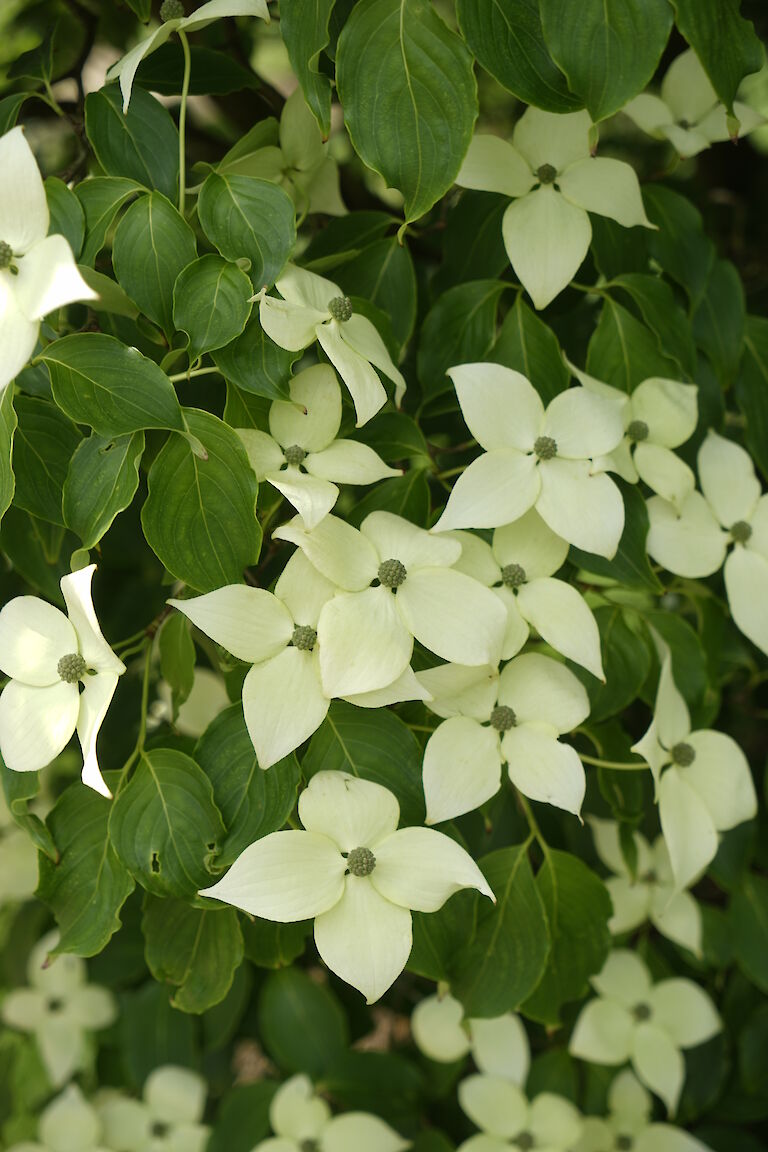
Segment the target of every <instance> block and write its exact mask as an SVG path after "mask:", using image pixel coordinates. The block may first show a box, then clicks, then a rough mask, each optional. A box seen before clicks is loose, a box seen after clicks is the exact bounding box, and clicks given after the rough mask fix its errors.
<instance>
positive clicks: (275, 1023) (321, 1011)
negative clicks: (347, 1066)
mask: <svg viewBox="0 0 768 1152" xmlns="http://www.w3.org/2000/svg"><path fill="white" fill-rule="evenodd" d="M259 1034H260V1037H261V1039H262V1041H263V1043H264V1046H265V1047H266V1049H267V1051H268V1052H269V1054H270V1056H271V1057H272V1059H273V1060H274V1061H275V1062H276V1063H277V1065H278V1067H279V1068H280V1069H281V1070H282V1071H283V1072H288V1073H291V1072H306V1073H307V1074H308V1075H309V1076H311V1077H313V1078H315V1079H317V1078H319V1077H320V1076H322V1075H323V1073H325V1072H326V1071H327V1069H328V1067H329V1066H330V1064H331V1062H332V1061H333V1059H334V1057H335V1056H337V1055H338V1054H340V1053H342V1052H344V1051H346V1048H347V1044H348V1043H349V1033H348V1030H347V1020H346V1016H345V1015H344V1012H343V1011H342V1008H341V1005H340V1004H339V1002H338V1000H337V999H336V997H335V996H334V995H333V993H332V992H331V991H330V989H328V988H327V987H325V986H324V985H322V984H317V983H315V981H314V980H310V978H309V976H307V974H306V973H305V972H302V971H301V970H300V969H299V968H287V969H285V970H284V971H282V972H274V973H272V974H271V975H270V976H268V977H267V979H266V980H265V981H264V984H263V986H262V990H261V996H260V997H259Z"/></svg>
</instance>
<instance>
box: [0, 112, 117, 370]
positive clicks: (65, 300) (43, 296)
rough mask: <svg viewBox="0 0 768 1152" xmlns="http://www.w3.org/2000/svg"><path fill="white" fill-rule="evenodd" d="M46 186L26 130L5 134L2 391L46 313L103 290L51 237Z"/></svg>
mask: <svg viewBox="0 0 768 1152" xmlns="http://www.w3.org/2000/svg"><path fill="white" fill-rule="evenodd" d="M49 223H50V217H49V214H48V203H47V201H46V198H45V188H44V186H43V181H42V177H41V176H40V171H39V169H38V167H37V162H36V160H35V158H34V156H33V155H32V149H31V148H30V147H29V144H27V139H26V137H25V135H24V130H23V129H22V128H12V129H11V131H10V132H6V134H5V135H4V136H0V391H2V390H3V388H5V386H6V385H7V384H9V383H10V381H11V380H13V379H14V378H15V377H16V376H18V374H19V372H21V370H22V368H23V367H24V365H25V364H26V363H27V361H28V360H29V358H30V356H31V355H32V353H33V352H34V350H35V345H36V344H37V333H38V329H39V327H40V321H41V320H42V318H43V316H47V315H48V313H49V312H53V311H54V310H55V309H56V308H61V307H62V306H63V305H64V304H71V303H73V301H75V300H95V299H96V298H97V294H96V293H95V292H93V291H91V289H90V288H89V287H88V285H87V284H86V282H85V280H83V278H82V276H81V275H80V273H79V271H78V269H77V265H76V264H75V258H74V256H73V255H72V249H71V248H70V246H69V244H68V243H67V241H66V240H65V239H64V237H63V236H58V235H56V236H49V235H48V225H49Z"/></svg>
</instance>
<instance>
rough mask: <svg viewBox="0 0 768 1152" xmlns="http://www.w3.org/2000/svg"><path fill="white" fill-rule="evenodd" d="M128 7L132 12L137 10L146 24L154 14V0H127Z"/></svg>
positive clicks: (139, 16) (140, 18) (137, 13)
mask: <svg viewBox="0 0 768 1152" xmlns="http://www.w3.org/2000/svg"><path fill="white" fill-rule="evenodd" d="M125 2H126V4H127V5H128V7H129V8H130V9H131V11H132V12H135V13H136V15H137V16H138V18H139V20H141V22H142V23H143V24H146V23H147V21H148V20H149V18H150V16H151V15H152V0H125Z"/></svg>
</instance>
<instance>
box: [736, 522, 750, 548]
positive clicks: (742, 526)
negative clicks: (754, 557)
mask: <svg viewBox="0 0 768 1152" xmlns="http://www.w3.org/2000/svg"><path fill="white" fill-rule="evenodd" d="M751 535H752V525H751V524H747V522H746V520H737V521H736V523H735V524H732V525H731V536H732V537H733V539H734V540H735V541H736V543H737V544H746V542H747V540H749V538H750V536H751Z"/></svg>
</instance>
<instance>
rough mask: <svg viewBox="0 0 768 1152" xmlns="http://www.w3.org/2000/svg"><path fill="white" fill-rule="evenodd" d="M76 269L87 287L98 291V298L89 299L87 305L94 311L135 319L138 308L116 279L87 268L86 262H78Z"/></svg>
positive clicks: (137, 314)
mask: <svg viewBox="0 0 768 1152" xmlns="http://www.w3.org/2000/svg"><path fill="white" fill-rule="evenodd" d="M77 267H78V271H79V272H80V275H81V276H82V278H83V280H85V282H86V284H87V285H88V287H89V288H92V289H93V291H94V292H98V294H99V298H98V300H89V302H88V306H89V308H92V309H93V311H94V312H106V313H108V314H109V313H111V314H112V315H113V316H127V317H128V319H129V320H137V319H138V316H139V309H138V307H137V306H136V304H134V302H133V300H131V299H130V298H129V297H128V296H127V295H126V293H125V292H124V291H123V290H122V288H121V287H120V285H119V284H118V283H117V281H116V280H113V279H112V278H111V276H105V275H104V273H103V272H97V271H96V269H95V268H89V267H88V265H87V264H78V266H77Z"/></svg>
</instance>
